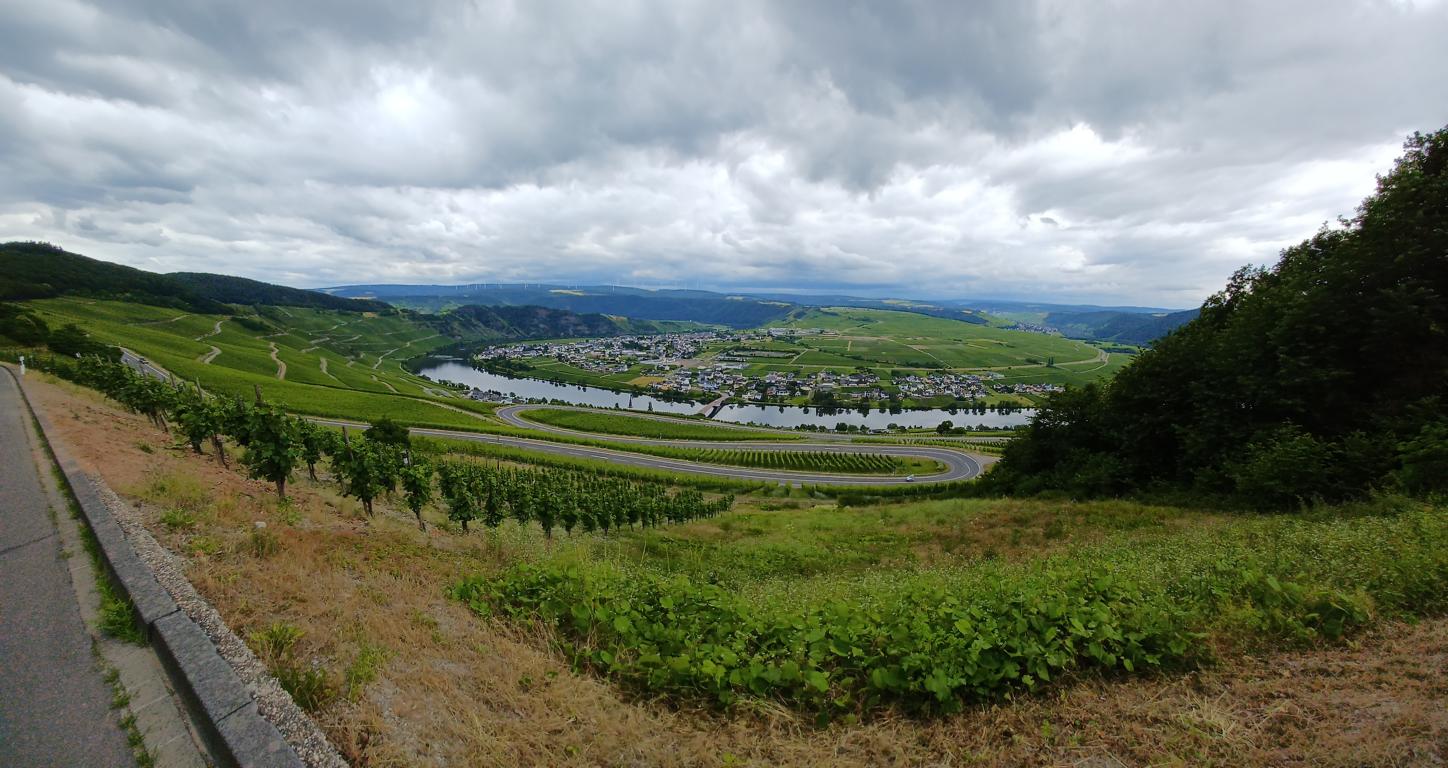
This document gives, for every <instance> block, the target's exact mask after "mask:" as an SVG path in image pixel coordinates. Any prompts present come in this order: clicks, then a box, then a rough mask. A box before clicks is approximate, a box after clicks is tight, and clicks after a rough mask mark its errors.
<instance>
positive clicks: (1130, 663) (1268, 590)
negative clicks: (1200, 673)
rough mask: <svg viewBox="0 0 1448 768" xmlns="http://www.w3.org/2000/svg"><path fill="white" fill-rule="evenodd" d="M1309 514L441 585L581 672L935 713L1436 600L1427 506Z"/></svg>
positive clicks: (1436, 564) (1447, 537)
mask: <svg viewBox="0 0 1448 768" xmlns="http://www.w3.org/2000/svg"><path fill="white" fill-rule="evenodd" d="M1317 515H1318V513H1316V512H1309V514H1308V515H1307V516H1306V517H1305V518H1301V519H1296V518H1283V517H1274V518H1264V519H1262V520H1259V521H1245V520H1244V521H1242V522H1239V523H1237V524H1236V525H1235V526H1234V527H1233V528H1232V529H1230V530H1229V531H1228V532H1224V531H1221V530H1212V531H1201V532H1197V533H1194V534H1191V535H1187V536H1183V537H1177V538H1173V539H1169V540H1163V541H1161V542H1158V543H1156V544H1154V545H1152V546H1150V547H1148V548H1146V549H1142V548H1141V547H1140V546H1139V543H1133V542H1127V543H1123V544H1122V545H1121V546H1119V547H1116V548H1103V549H1100V550H1092V551H1089V552H1071V553H1064V554H1061V555H1059V556H1053V557H1050V558H1046V559H1043V560H1040V561H1032V562H1029V563H1023V564H1014V565H1013V564H1010V563H998V564H989V565H987V564H981V565H978V566H975V567H974V568H972V569H971V571H970V572H969V575H963V574H958V573H952V572H945V573H940V574H933V575H932V574H926V575H921V576H910V577H905V578H892V579H889V580H887V581H886V582H883V583H871V582H866V584H868V585H869V586H868V587H867V588H865V589H853V588H851V589H848V590H841V591H837V592H832V593H830V594H850V595H852V596H851V597H850V598H848V599H843V598H832V599H822V600H818V601H813V602H811V601H801V600H799V599H798V598H797V597H794V596H792V595H789V594H784V595H782V596H781V597H780V598H779V599H778V600H768V599H760V597H759V596H758V595H750V596H744V595H741V594H740V593H739V592H738V591H737V590H735V589H730V588H728V587H724V586H719V585H715V584H710V583H702V582H701V581H698V580H694V579H691V578H687V577H684V576H662V575H659V574H657V573H655V572H652V571H648V570H643V571H634V570H623V569H621V568H620V567H618V566H609V565H579V564H577V563H571V562H566V561H563V562H558V563H552V564H543V565H521V566H517V567H515V568H513V569H511V570H508V571H506V572H504V573H503V574H502V575H501V576H498V577H495V578H486V577H473V578H467V579H464V580H462V581H461V582H459V583H457V584H456V585H455V586H454V587H453V588H452V590H451V595H452V596H453V597H454V598H456V599H459V600H462V601H465V602H466V603H467V604H468V605H469V606H470V607H471V608H472V609H473V610H475V611H477V612H478V613H480V614H483V615H501V616H503V617H507V618H510V619H514V620H522V621H540V622H542V623H543V624H544V625H546V626H548V627H550V628H552V629H553V631H554V632H556V633H557V637H558V638H559V640H560V641H562V643H563V645H564V648H565V650H567V651H568V652H570V653H571V655H572V657H573V658H574V660H575V663H576V664H577V665H579V666H580V667H584V668H588V669H592V670H595V671H597V672H600V673H602V674H605V675H608V676H610V677H614V678H616V679H618V680H620V681H622V682H625V683H627V684H629V685H631V686H633V687H636V688H640V689H642V690H645V691H648V692H650V693H654V694H666V695H670V696H675V697H679V698H682V699H689V700H702V701H706V702H711V703H714V704H716V705H722V706H729V705H731V704H734V703H735V702H737V701H739V700H740V698H741V697H764V698H769V699H774V700H777V701H781V702H783V703H785V704H787V705H789V706H793V707H796V708H799V709H803V710H806V711H811V712H815V713H817V714H818V715H819V716H820V717H822V718H829V717H832V716H834V715H836V714H840V713H860V712H869V711H872V710H875V709H879V708H885V707H891V708H900V709H903V710H906V711H916V712H922V713H939V712H951V711H955V710H958V709H959V708H960V707H961V706H963V705H964V704H965V703H967V702H971V701H978V700H982V699H989V698H992V697H997V696H1000V695H1003V694H1006V693H1009V692H1010V691H1013V690H1032V689H1035V688H1038V687H1040V686H1041V685H1042V684H1045V683H1049V682H1051V681H1054V680H1056V679H1058V678H1060V677H1061V676H1062V675H1065V674H1071V673H1073V672H1077V671H1082V670H1097V671H1101V672H1106V673H1141V672H1146V671H1150V670H1162V669H1169V668H1173V667H1182V666H1188V665H1192V664H1195V663H1197V662H1199V661H1200V660H1202V659H1203V658H1205V657H1206V656H1207V655H1208V654H1209V653H1210V648H1212V647H1213V645H1212V644H1211V643H1209V642H1208V641H1209V639H1211V638H1214V637H1215V638H1218V639H1223V640H1227V641H1230V642H1231V643H1234V644H1238V645H1248V646H1253V645H1255V646H1259V647H1260V646H1262V645H1264V644H1268V643H1272V644H1279V645H1280V644H1282V643H1315V642H1323V641H1332V640H1336V639H1339V638H1342V637H1344V636H1346V635H1348V634H1350V633H1351V632H1352V631H1354V630H1355V629H1357V628H1359V627H1361V626H1363V625H1365V624H1367V623H1368V622H1369V621H1371V620H1372V619H1373V617H1374V616H1376V615H1379V614H1387V615H1397V616H1406V615H1421V614H1431V613H1438V612H1442V611H1444V610H1448V517H1445V516H1444V515H1443V514H1442V512H1441V511H1439V510H1435V509H1431V508H1425V507H1420V506H1415V505H1411V504H1407V503H1404V502H1400V501H1398V500H1394V499H1385V500H1381V501H1379V502H1376V503H1375V504H1373V505H1370V506H1366V507H1365V510H1364V512H1363V513H1359V512H1351V513H1350V516H1348V517H1345V518H1341V519H1326V520H1323V519H1317Z"/></svg>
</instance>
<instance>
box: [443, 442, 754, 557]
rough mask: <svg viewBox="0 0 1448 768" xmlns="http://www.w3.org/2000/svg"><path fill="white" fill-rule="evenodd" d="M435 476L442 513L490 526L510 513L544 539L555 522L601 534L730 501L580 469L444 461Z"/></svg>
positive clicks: (703, 512) (708, 510)
mask: <svg viewBox="0 0 1448 768" xmlns="http://www.w3.org/2000/svg"><path fill="white" fill-rule="evenodd" d="M438 475H439V480H440V482H439V487H440V489H441V492H442V497H443V499H445V500H446V501H447V509H448V517H449V518H450V519H452V520H453V521H455V522H457V523H459V524H460V525H461V526H462V528H463V530H465V531H466V530H467V529H468V523H469V522H471V521H474V520H477V521H481V522H482V523H483V525H485V526H487V527H489V528H496V527H498V526H499V525H500V524H502V522H503V521H504V520H505V519H507V518H510V517H511V518H512V519H514V520H516V521H517V522H518V523H519V524H520V525H525V526H526V525H528V524H529V523H530V522H536V523H537V524H538V525H539V526H540V527H541V528H542V529H543V535H544V536H546V537H547V538H550V539H551V538H552V537H553V529H554V528H555V527H556V528H562V529H563V530H564V531H565V532H566V533H568V534H570V535H571V534H572V533H573V530H574V528H575V527H578V528H581V529H582V530H583V531H584V532H586V533H592V532H593V531H603V532H604V533H608V532H609V530H610V529H613V528H623V527H625V526H627V527H629V528H633V527H635V526H637V527H641V528H651V527H655V526H658V525H660V524H662V523H685V522H688V521H690V520H696V519H700V518H706V517H713V516H715V515H718V514H719V513H721V512H726V511H728V509H729V507H730V505H731V504H733V501H734V498H733V497H732V496H724V497H722V498H718V499H713V500H709V499H706V498H705V497H704V494H702V493H700V492H699V491H697V490H694V489H690V488H684V489H679V490H677V491H674V492H673V493H672V494H671V493H669V492H668V490H667V489H666V488H665V487H664V486H662V485H659V484H656V483H639V482H633V481H629V480H622V479H619V478H612V477H600V476H598V475H595V474H591V473H585V472H570V471H567V470H556V469H527V468H521V469H520V468H512V469H507V468H500V467H488V466H485V465H483V464H478V463H475V462H468V461H448V462H444V463H442V464H440V465H439V466H438Z"/></svg>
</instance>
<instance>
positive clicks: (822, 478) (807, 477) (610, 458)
mask: <svg viewBox="0 0 1448 768" xmlns="http://www.w3.org/2000/svg"><path fill="white" fill-rule="evenodd" d="M313 421H316V422H317V423H319V424H326V425H328V426H333V427H347V428H349V429H366V428H367V427H368V425H367V424H361V423H358V422H353V421H339V420H336V419H313ZM409 431H410V432H411V433H412V434H414V435H423V436H425V437H442V438H447V439H449V440H470V441H473V442H477V443H489V444H492V445H505V446H510V447H513V448H525V449H527V450H530V451H537V452H539V453H549V454H554V455H559V456H575V457H581V458H587V459H599V460H602V461H607V462H609V463H612V464H624V465H628V466H633V467H648V468H652V469H662V470H668V471H670V472H686V473H689V474H694V475H710V476H714V477H732V478H736V479H739V480H760V481H765V482H778V483H790V484H793V483H799V484H809V485H866V486H877V485H903V484H906V483H909V482H911V481H909V480H906V479H905V478H903V477H891V476H880V475H835V474H824V473H815V472H788V471H782V470H771V469H754V468H750V467H730V466H724V465H721V464H705V463H702V462H697V461H688V460H686V459H666V458H662V457H659V456H649V455H647V454H642V453H630V452H628V451H622V450H612V449H609V448H597V447H594V446H590V445H570V444H568V443H555V442H552V441H549V440H540V439H535V438H527V437H514V436H512V435H488V434H482V433H478V432H464V431H461V430H451V429H429V428H422V427H413V428H412V429H411V430H409ZM587 434H588V435H589V437H591V438H595V439H606V438H603V437H602V436H600V435H595V434H593V433H587ZM609 437H614V438H616V437H617V436H616V435H610V436H609ZM618 442H624V443H627V442H630V438H621V439H619V440H618ZM639 442H646V443H648V444H650V445H667V446H677V447H680V448H714V449H717V448H730V449H733V448H740V449H749V450H759V451H817V452H834V453H875V454H881V453H883V454H889V455H892V456H913V457H918V458H926V459H933V460H935V461H938V462H940V463H941V464H942V465H944V466H945V471H944V472H938V473H936V474H933V475H920V476H918V477H917V478H916V479H915V481H914V482H917V483H944V482H950V481H954V480H969V479H970V478H972V477H975V476H977V475H979V474H980V473H981V468H982V466H983V465H984V464H987V463H989V462H990V461H992V460H993V459H991V458H990V457H984V456H972V455H970V454H967V453H964V452H962V451H957V450H953V449H950V448H933V447H923V446H920V447H917V446H903V445H900V446H897V445H878V444H875V445H865V444H861V445H850V444H848V443H824V444H821V443H803V442H801V443H789V442H781V441H767V442H749V441H744V442H740V441H733V440H731V441H729V442H728V443H719V442H711V441H707V440H640V441H639Z"/></svg>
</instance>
